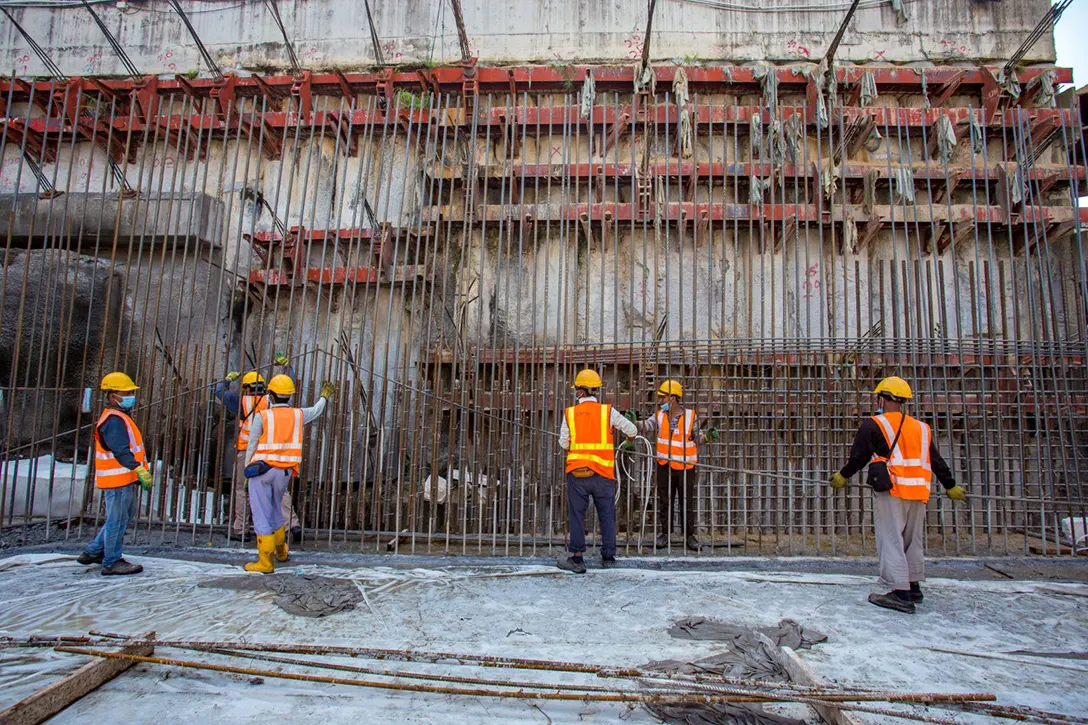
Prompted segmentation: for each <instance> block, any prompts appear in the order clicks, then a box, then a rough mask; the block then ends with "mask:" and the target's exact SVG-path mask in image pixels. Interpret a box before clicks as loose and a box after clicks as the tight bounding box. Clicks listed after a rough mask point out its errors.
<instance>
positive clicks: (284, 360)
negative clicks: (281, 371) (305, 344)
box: [272, 352, 291, 367]
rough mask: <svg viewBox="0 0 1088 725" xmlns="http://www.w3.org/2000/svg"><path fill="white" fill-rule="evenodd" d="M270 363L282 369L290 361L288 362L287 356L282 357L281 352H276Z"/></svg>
mask: <svg viewBox="0 0 1088 725" xmlns="http://www.w3.org/2000/svg"><path fill="white" fill-rule="evenodd" d="M272 362H274V363H276V364H277V365H279V366H281V367H282V366H284V365H286V364H287V363H289V362H291V361H290V360H288V359H287V356H286V355H284V354H283V353H282V352H277V353H276V354H275V355H273V356H272Z"/></svg>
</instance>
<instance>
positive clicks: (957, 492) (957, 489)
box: [947, 486, 967, 501]
mask: <svg viewBox="0 0 1088 725" xmlns="http://www.w3.org/2000/svg"><path fill="white" fill-rule="evenodd" d="M947 493H948V498H950V499H952V500H953V501H966V500H967V491H966V490H965V489H964V488H963V486H953V487H952V488H950V489H948V491H947Z"/></svg>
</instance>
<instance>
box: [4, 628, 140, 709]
mask: <svg viewBox="0 0 1088 725" xmlns="http://www.w3.org/2000/svg"><path fill="white" fill-rule="evenodd" d="M147 636H148V638H152V637H154V633H153V632H152V633H149V634H148V635H147ZM121 651H122V652H124V653H127V654H135V655H141V656H144V657H148V656H150V655H152V654H154V652H155V646H154V645H151V644H145V643H142V642H136V643H134V644H130V645H126V646H125V647H123V648H122V649H121ZM137 664H139V663H138V662H135V661H133V660H117V659H104V658H103V659H96V660H95V661H94V662H90V663H88V664H85V665H83V666H82V667H80V668H79V669H78V670H76V671H75V672H73V673H71V674H70V675H67V676H65V677H62V678H61V679H60V680H57V681H56V682H54V683H53V684H51V685H49V686H48V687H46V688H45V689H42V690H39V691H38V692H35V693H34V694H33V695H31V696H30V697H28V698H26V699H25V700H21V701H20V702H17V703H15V704H14V705H12V706H11V707H9V708H8V709H7V710H4V711H3V712H0V725H38V723H41V722H45V721H46V720H48V719H49V718H51V717H53V716H54V715H56V714H57V713H58V712H60V711H61V710H63V709H64V708H66V707H68V706H69V705H71V704H72V703H74V702H76V701H77V700H79V699H80V698H81V697H83V696H84V695H86V694H87V693H89V692H93V691H94V690H96V689H98V688H99V687H101V686H102V685H104V684H106V683H107V682H109V681H110V680H112V679H113V678H114V677H117V675H119V674H121V673H122V672H124V671H125V670H127V669H129V668H131V667H132V666H134V665H137Z"/></svg>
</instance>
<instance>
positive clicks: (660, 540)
mask: <svg viewBox="0 0 1088 725" xmlns="http://www.w3.org/2000/svg"><path fill="white" fill-rule="evenodd" d="M654 548H655V549H667V548H669V535H668V534H658V535H657V541H655V542H654Z"/></svg>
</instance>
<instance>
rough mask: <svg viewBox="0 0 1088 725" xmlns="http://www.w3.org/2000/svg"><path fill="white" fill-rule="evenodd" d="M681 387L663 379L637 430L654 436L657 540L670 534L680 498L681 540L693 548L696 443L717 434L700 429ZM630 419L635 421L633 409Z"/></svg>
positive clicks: (666, 539)
mask: <svg viewBox="0 0 1088 725" xmlns="http://www.w3.org/2000/svg"><path fill="white" fill-rule="evenodd" d="M683 396H684V388H683V386H681V385H680V383H679V382H677V381H676V380H666V381H665V382H663V383H661V387H660V388H658V389H657V408H658V410H657V412H656V413H655V414H654V415H653V417H651V418H647V419H646V420H643V421H639V422H638V428H639V431H640V432H641V433H642V434H643V435H645V436H648V437H651V438H654V437H656V439H657V455H656V459H657V531H658V534H657V541H656V543H655V545H656V546H657V548H659V549H663V548H665V547H667V546H668V545H669V538H670V536H671V534H672V513H673V511H674V508H673V504H674V502H675V500H676V499H677V498H679V499H680V514H681V517H682V518H683V521H684V543H685V544H686V546H687V547H688V548H689V549H691V550H692V551H698V550H699V549H700V548H701V546H700V544H699V539H697V538H696V536H695V492H696V491H697V490H698V488H699V472H698V471H697V470H696V469H695V466H696V464H698V463H699V451H698V445H699V444H704V443H706V442H707V441H712V440H716V439H717V438H718V430H717V429H716V428H707V429H706V430H699V426H698V425H697V423H696V415H695V411H694V410H688V409H686V408H684V405H683V403H681V402H680V401H681V398H682V397H683ZM627 417H628V419H629V420H635V421H637V416H636V415H635V413H633V412H629V413H628V414H627Z"/></svg>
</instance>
